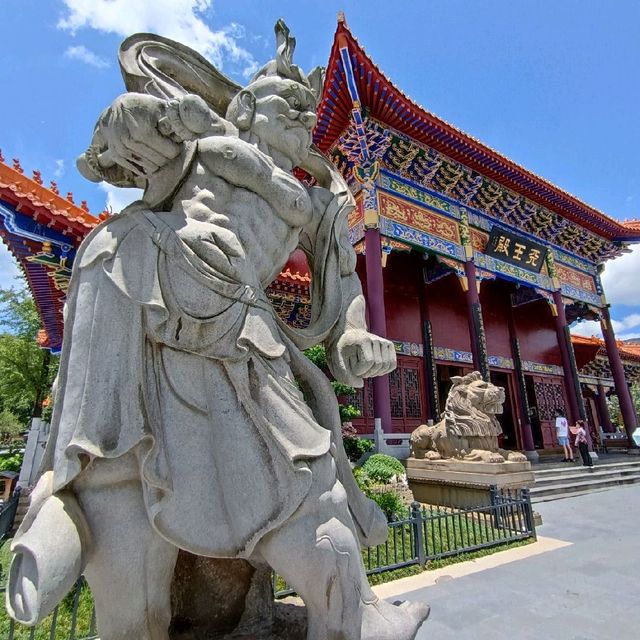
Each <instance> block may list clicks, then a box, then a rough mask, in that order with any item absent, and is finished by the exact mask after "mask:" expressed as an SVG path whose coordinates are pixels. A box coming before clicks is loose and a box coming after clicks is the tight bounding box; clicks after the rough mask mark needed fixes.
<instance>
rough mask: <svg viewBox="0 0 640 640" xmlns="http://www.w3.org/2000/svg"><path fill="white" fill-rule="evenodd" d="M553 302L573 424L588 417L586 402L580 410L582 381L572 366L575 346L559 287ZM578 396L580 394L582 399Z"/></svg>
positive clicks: (569, 417)
mask: <svg viewBox="0 0 640 640" xmlns="http://www.w3.org/2000/svg"><path fill="white" fill-rule="evenodd" d="M553 302H554V305H555V308H556V311H555V314H554V324H555V328H556V335H557V337H558V347H559V348H560V357H561V359H562V371H563V373H564V388H565V392H566V394H567V402H568V403H569V414H570V415H568V416H567V419H568V420H569V422H570V423H571V424H575V423H576V421H577V420H580V419H582V420H585V419H586V411H585V409H584V404H583V405H582V411H581V410H580V409H581V408H580V404H579V401H580V400H581V399H582V394H581V393H580V392H579V389H580V381H579V380H578V377H577V371H575V366H572V365H574V364H575V360H573V362H572V353H573V346H572V345H571V338H570V334H569V325H568V324H567V316H566V314H565V311H564V301H563V300H562V293H561V292H560V290H559V289H558V290H556V291H554V292H553ZM569 350H571V351H569ZM578 396H580V399H579V397H578Z"/></svg>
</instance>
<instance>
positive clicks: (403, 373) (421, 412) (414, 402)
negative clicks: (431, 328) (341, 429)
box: [350, 356, 426, 433]
mask: <svg viewBox="0 0 640 640" xmlns="http://www.w3.org/2000/svg"><path fill="white" fill-rule="evenodd" d="M424 394H425V388H424V363H423V361H422V358H415V357H412V356H398V367H397V369H395V371H392V372H391V373H390V374H389V395H390V397H391V426H392V429H393V431H395V432H396V433H409V432H411V431H413V430H414V429H415V428H416V427H418V426H419V425H421V424H424V423H425V422H426V402H425V395H424ZM350 401H351V403H352V404H353V405H354V406H356V407H358V409H360V413H361V414H362V416H361V417H360V418H356V419H355V420H353V426H354V427H355V428H356V430H357V431H358V432H360V433H371V432H372V431H373V384H372V380H370V379H369V380H365V381H364V388H363V389H358V391H357V393H356V395H355V396H354V397H353V398H351V400H350Z"/></svg>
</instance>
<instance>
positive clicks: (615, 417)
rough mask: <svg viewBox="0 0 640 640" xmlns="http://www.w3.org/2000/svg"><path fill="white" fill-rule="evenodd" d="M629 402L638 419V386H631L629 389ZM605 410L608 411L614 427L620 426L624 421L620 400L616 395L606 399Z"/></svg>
mask: <svg viewBox="0 0 640 640" xmlns="http://www.w3.org/2000/svg"><path fill="white" fill-rule="evenodd" d="M630 391H631V400H632V402H633V406H634V408H635V410H636V415H637V416H639V417H640V384H637V383H636V384H633V385H631V387H630ZM607 408H608V409H609V417H610V418H611V422H612V423H613V424H614V425H616V426H622V425H623V424H624V421H623V419H622V411H621V409H620V400H619V399H618V396H617V395H611V396H608V397H607Z"/></svg>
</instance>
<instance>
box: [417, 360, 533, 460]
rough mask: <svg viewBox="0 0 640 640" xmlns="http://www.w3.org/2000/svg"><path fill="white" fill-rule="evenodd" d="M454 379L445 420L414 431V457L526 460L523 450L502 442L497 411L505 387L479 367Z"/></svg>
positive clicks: (500, 409) (429, 458)
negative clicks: (484, 376)
mask: <svg viewBox="0 0 640 640" xmlns="http://www.w3.org/2000/svg"><path fill="white" fill-rule="evenodd" d="M451 382H452V386H451V389H450V390H449V395H448V396H447V401H446V404H445V409H444V416H443V418H442V420H441V421H440V422H439V423H438V424H436V425H434V426H428V425H422V426H420V427H418V428H417V429H416V430H415V431H414V432H413V433H412V434H411V439H410V446H411V455H412V457H414V458H417V459H427V460H440V459H447V458H454V459H458V460H467V461H472V462H505V460H510V461H512V462H526V460H527V458H526V456H524V455H523V454H522V453H519V452H517V451H505V450H504V449H500V447H499V445H498V436H499V435H500V434H501V433H502V428H501V427H500V423H499V422H498V420H497V418H496V415H497V414H500V413H502V405H503V404H504V399H505V395H504V389H502V388H501V387H497V386H495V385H494V384H492V383H491V382H487V381H485V380H483V379H482V375H481V374H480V373H479V372H478V371H474V372H472V373H469V374H467V375H466V376H454V377H453V378H451Z"/></svg>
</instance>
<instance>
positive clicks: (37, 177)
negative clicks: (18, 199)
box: [33, 169, 42, 184]
mask: <svg viewBox="0 0 640 640" xmlns="http://www.w3.org/2000/svg"><path fill="white" fill-rule="evenodd" d="M33 181H34V182H37V183H38V184H42V174H41V173H40V171H38V170H37V169H34V170H33Z"/></svg>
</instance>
